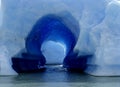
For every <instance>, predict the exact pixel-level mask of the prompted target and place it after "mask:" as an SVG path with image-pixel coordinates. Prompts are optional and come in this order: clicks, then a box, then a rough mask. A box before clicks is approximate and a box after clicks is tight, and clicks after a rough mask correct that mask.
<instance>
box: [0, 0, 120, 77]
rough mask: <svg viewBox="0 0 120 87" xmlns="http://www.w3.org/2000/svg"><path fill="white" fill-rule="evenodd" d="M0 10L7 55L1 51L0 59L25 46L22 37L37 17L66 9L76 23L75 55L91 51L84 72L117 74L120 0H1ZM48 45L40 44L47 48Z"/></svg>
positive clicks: (2, 40)
mask: <svg viewBox="0 0 120 87" xmlns="http://www.w3.org/2000/svg"><path fill="white" fill-rule="evenodd" d="M1 12H2V14H3V17H2V19H3V21H2V23H1V24H2V25H1V27H0V31H1V32H0V40H1V42H2V43H3V44H4V45H5V47H6V48H7V50H8V56H7V58H6V55H5V56H3V57H2V58H3V59H5V58H6V60H9V59H10V58H11V57H12V56H14V55H17V54H19V53H21V50H22V49H24V48H25V45H24V44H25V40H24V39H25V38H26V36H27V35H28V33H29V32H30V31H31V29H32V27H33V25H34V24H35V23H36V21H37V20H38V19H39V18H40V17H42V16H43V15H46V14H57V15H59V13H64V12H70V13H71V14H72V16H73V17H74V18H75V19H76V20H77V21H78V22H79V25H80V35H79V39H78V42H77V44H76V47H75V50H78V52H79V55H94V57H93V58H91V59H90V60H89V61H88V64H89V65H90V66H89V67H88V69H87V70H86V72H87V73H89V74H92V75H99V76H100V75H120V74H119V73H120V71H119V69H120V68H119V65H120V62H119V61H120V59H119V58H120V53H119V51H120V45H119V44H120V38H119V37H120V0H99V1H98V0H74V1H73V0H62V1H61V0H50V1H48V0H36V1H32V0H31V1H30V0H19V1H18V0H2V9H1V10H0V13H1ZM0 17H1V15H0ZM0 19H1V18H0ZM0 21H1V20H0ZM71 25H72V24H68V25H67V26H71ZM72 29H73V31H74V28H72ZM49 45H52V44H49ZM49 45H46V46H45V47H44V48H49ZM51 47H52V46H51ZM56 47H57V49H55V50H58V48H59V47H60V52H61V54H62V55H61V56H62V58H63V56H64V55H63V54H64V52H62V50H63V48H62V47H61V46H59V45H58V44H57V45H56ZM0 49H1V48H0ZM55 50H53V51H55ZM49 52H51V51H50V50H49V49H47V50H46V53H45V54H44V55H47V54H48V53H49ZM0 53H2V52H0ZM49 55H52V54H49ZM47 56H48V55H47ZM53 56H56V55H53ZM51 60H54V59H52V58H51ZM51 60H50V61H47V62H51ZM59 61H61V59H59ZM53 62H58V60H54V61H53ZM113 71H114V72H113Z"/></svg>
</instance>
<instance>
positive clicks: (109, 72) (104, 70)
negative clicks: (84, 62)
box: [85, 65, 120, 76]
mask: <svg viewBox="0 0 120 87" xmlns="http://www.w3.org/2000/svg"><path fill="white" fill-rule="evenodd" d="M85 73H87V74H90V75H93V76H120V65H102V66H100V65H88V67H87V69H86V70H85Z"/></svg>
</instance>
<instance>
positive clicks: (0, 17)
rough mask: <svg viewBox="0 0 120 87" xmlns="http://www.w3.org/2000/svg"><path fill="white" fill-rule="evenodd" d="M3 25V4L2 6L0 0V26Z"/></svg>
mask: <svg viewBox="0 0 120 87" xmlns="http://www.w3.org/2000/svg"><path fill="white" fill-rule="evenodd" d="M1 25H2V6H1V0H0V27H1Z"/></svg>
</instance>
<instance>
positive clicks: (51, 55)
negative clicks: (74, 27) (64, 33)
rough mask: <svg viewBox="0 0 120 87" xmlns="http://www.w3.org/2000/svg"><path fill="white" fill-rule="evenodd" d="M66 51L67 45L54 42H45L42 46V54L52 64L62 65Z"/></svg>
mask: <svg viewBox="0 0 120 87" xmlns="http://www.w3.org/2000/svg"><path fill="white" fill-rule="evenodd" d="M66 50H67V49H66V46H65V44H63V43H60V42H54V41H45V42H43V44H42V46H41V51H42V54H43V55H44V57H45V58H46V62H47V61H49V63H50V64H54V63H55V64H61V63H62V62H63V60H64V58H65V56H66V54H67V52H66Z"/></svg>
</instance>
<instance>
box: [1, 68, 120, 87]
mask: <svg viewBox="0 0 120 87" xmlns="http://www.w3.org/2000/svg"><path fill="white" fill-rule="evenodd" d="M47 67H48V68H47V69H46V70H45V71H44V72H39V73H29V74H20V75H19V76H0V87H119V85H120V77H94V76H90V75H86V74H82V73H77V72H67V71H66V70H65V69H63V68H61V67H60V66H56V67H53V66H52V67H49V66H47Z"/></svg>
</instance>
